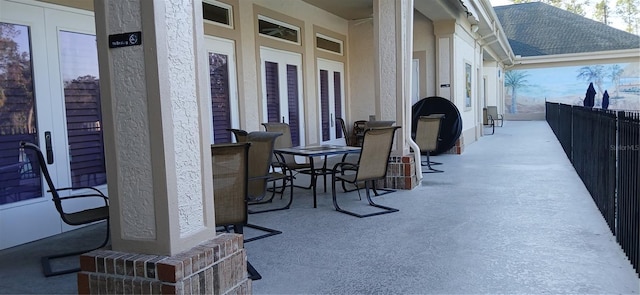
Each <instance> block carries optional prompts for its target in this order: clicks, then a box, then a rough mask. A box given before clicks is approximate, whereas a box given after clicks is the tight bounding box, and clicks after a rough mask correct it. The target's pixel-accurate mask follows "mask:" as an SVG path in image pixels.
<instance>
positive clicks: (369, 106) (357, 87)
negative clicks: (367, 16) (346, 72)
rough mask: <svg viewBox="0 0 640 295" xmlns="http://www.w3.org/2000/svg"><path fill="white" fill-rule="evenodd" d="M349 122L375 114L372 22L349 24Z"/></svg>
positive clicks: (365, 118)
mask: <svg viewBox="0 0 640 295" xmlns="http://www.w3.org/2000/svg"><path fill="white" fill-rule="evenodd" d="M348 38H349V41H348V42H349V51H348V52H349V68H350V74H351V77H350V80H349V88H350V91H351V100H350V109H351V113H350V114H347V117H348V118H351V121H356V120H368V119H369V115H372V114H375V112H376V110H375V106H374V103H373V101H374V98H375V89H374V82H373V81H374V67H373V65H374V46H373V21H367V22H358V21H354V22H351V23H350V24H349V37H348Z"/></svg>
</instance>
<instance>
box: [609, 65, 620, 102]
mask: <svg viewBox="0 0 640 295" xmlns="http://www.w3.org/2000/svg"><path fill="white" fill-rule="evenodd" d="M622 73H624V70H623V69H622V68H621V67H620V65H617V64H614V65H610V66H609V67H607V78H609V79H611V82H612V83H613V87H614V90H615V92H616V93H615V95H614V96H613V98H620V92H618V88H619V87H620V77H621V76H622Z"/></svg>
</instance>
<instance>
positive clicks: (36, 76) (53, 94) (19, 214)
mask: <svg viewBox="0 0 640 295" xmlns="http://www.w3.org/2000/svg"><path fill="white" fill-rule="evenodd" d="M0 6H1V7H2V11H1V12H2V14H0V22H5V23H11V24H16V25H24V26H28V27H29V32H30V42H31V54H32V56H31V57H32V59H31V62H32V65H33V75H32V80H33V89H34V99H35V102H36V108H37V109H36V124H37V132H38V133H37V136H38V142H37V143H38V145H40V146H41V147H42V149H43V150H44V147H45V132H46V131H50V132H51V134H52V136H51V139H52V142H51V143H52V149H53V156H54V163H53V164H51V165H48V170H49V171H50V173H51V177H52V180H53V181H54V183H55V184H56V187H59V188H62V187H68V186H70V185H71V172H70V169H69V167H70V165H69V145H68V138H67V128H66V110H65V98H64V89H63V82H62V77H61V64H60V51H59V42H58V32H59V31H60V30H63V31H69V32H78V33H85V34H92V35H95V30H94V26H95V22H94V18H93V14H92V13H91V12H85V11H80V10H77V9H67V8H65V7H61V6H57V5H50V4H46V3H40V2H31V1H30V2H29V4H22V3H16V2H10V1H4V0H0ZM32 159H35V158H33V157H32ZM32 164H34V165H37V164H36V163H32ZM41 181H42V190H43V192H42V197H39V198H34V199H30V200H25V201H19V202H16V203H10V204H5V205H0V237H2V238H1V239H0V249H4V248H8V247H12V246H16V245H20V244H23V243H27V242H30V241H34V240H37V239H41V238H44V237H48V236H51V235H55V234H59V233H61V232H64V231H67V230H71V229H76V228H77V227H72V226H68V225H66V224H64V222H62V220H61V218H60V215H59V214H58V213H57V211H56V209H55V206H54V204H53V202H51V195H50V194H49V193H47V192H46V191H47V190H48V186H47V185H46V183H45V182H44V178H43V177H41ZM96 188H98V189H101V190H103V191H106V185H101V186H98V187H96ZM84 192H86V191H85V190H74V191H72V192H71V191H70V192H64V193H62V194H61V196H68V195H72V194H82V193H84ZM101 204H104V201H103V200H101V199H100V200H98V199H97V198H81V199H74V200H72V201H68V202H65V209H68V210H69V211H70V212H73V211H74V210H75V211H77V210H82V209H85V208H89V207H95V206H97V205H101Z"/></svg>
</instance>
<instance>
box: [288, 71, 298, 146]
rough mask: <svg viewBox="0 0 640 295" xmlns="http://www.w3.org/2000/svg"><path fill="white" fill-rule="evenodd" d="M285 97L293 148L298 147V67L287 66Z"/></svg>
mask: <svg viewBox="0 0 640 295" xmlns="http://www.w3.org/2000/svg"><path fill="white" fill-rule="evenodd" d="M287 97H288V102H289V128H290V129H291V142H292V144H293V146H299V145H300V114H299V113H298V105H299V104H298V67H297V66H295V65H287Z"/></svg>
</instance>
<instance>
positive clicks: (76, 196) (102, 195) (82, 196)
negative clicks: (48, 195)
mask: <svg viewBox="0 0 640 295" xmlns="http://www.w3.org/2000/svg"><path fill="white" fill-rule="evenodd" d="M91 197H96V198H102V199H103V200H104V204H105V205H109V198H108V197H107V196H105V195H104V194H102V193H100V194H80V195H73V196H66V197H60V200H61V201H63V200H69V199H78V198H91Z"/></svg>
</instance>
